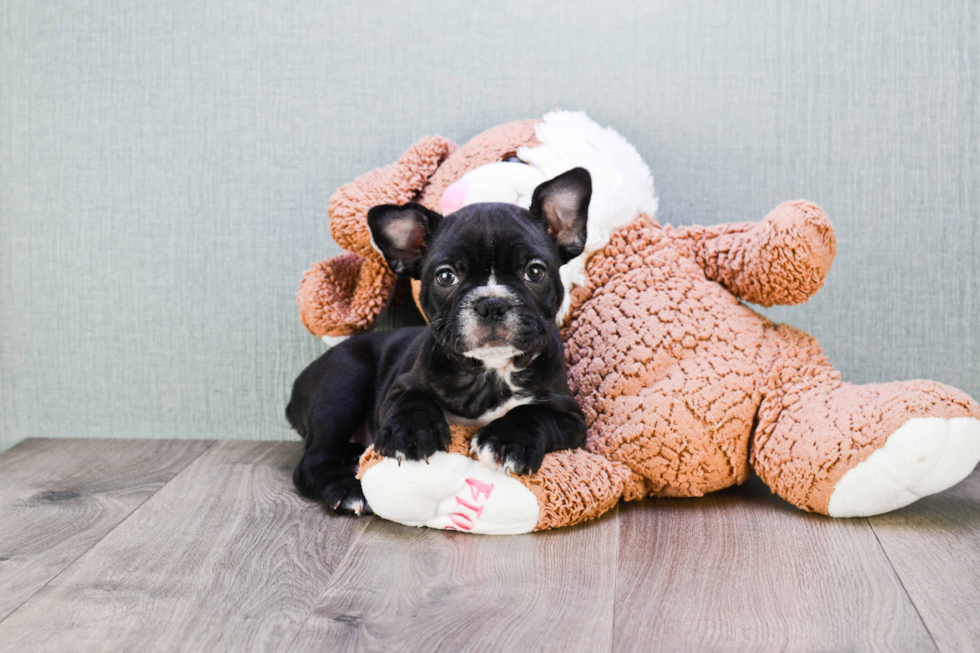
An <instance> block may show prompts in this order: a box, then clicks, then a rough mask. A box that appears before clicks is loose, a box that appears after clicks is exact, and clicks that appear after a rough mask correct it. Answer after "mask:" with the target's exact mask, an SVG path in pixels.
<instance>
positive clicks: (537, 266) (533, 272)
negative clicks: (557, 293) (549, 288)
mask: <svg viewBox="0 0 980 653" xmlns="http://www.w3.org/2000/svg"><path fill="white" fill-rule="evenodd" d="M547 272H548V268H546V267H545V266H544V263H542V262H541V261H531V262H530V263H528V265H527V267H526V268H524V278H525V279H527V280H528V281H541V280H542V279H544V275H545V274H546V273H547Z"/></svg>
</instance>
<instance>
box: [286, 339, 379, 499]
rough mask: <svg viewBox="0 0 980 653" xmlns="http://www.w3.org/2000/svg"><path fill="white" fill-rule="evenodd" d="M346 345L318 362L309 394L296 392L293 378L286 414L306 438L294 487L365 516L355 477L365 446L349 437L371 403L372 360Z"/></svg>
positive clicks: (363, 422) (368, 411) (372, 393)
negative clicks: (359, 457)
mask: <svg viewBox="0 0 980 653" xmlns="http://www.w3.org/2000/svg"><path fill="white" fill-rule="evenodd" d="M350 349H353V348H350ZM350 349H348V348H346V347H345V348H344V349H341V348H340V347H338V348H336V349H334V350H332V351H331V352H329V354H327V355H326V356H324V360H321V361H317V363H320V369H319V370H318V371H319V374H318V375H317V376H318V377H319V378H318V379H317V380H316V382H315V384H311V385H313V387H312V388H308V390H309V392H308V394H307V396H305V397H297V393H299V392H302V389H301V388H300V385H301V384H300V380H297V386H296V388H294V391H293V401H291V402H290V407H291V409H289V410H288V411H287V414H289V416H290V421H291V422H293V425H294V426H295V427H296V430H297V431H299V432H300V435H302V436H303V439H304V440H305V451H304V453H303V458H302V459H301V460H300V462H299V465H297V466H296V471H295V472H293V484H294V485H295V486H296V489H297V490H299V492H300V494H302V495H303V496H306V497H309V498H311V499H317V500H319V501H323V502H324V503H325V504H327V506H329V507H330V508H331V509H332V510H334V511H335V512H337V513H341V514H355V515H364V514H369V513H370V512H371V509H370V507H368V504H367V501H366V500H365V499H364V493H363V492H362V491H361V482H360V481H359V480H357V479H356V478H355V477H354V470H355V469H356V465H357V456H358V454H359V452H362V451H363V446H362V445H360V444H358V443H352V442H351V437H352V436H354V435H355V434H356V433H357V432H358V431H359V430H360V429H361V428H362V427H363V426H364V424H365V423H366V422H367V420H368V417H369V415H370V412H371V408H372V406H373V402H374V364H373V356H371V355H370V354H368V355H367V356H365V355H364V354H365V352H363V351H351V350H350ZM317 363H314V365H317ZM312 367H313V366H311V368H312ZM304 374H306V373H305V372H304ZM301 379H302V375H301ZM304 400H305V401H304ZM296 406H302V408H304V409H305V410H304V411H303V414H302V415H301V416H299V415H295V414H290V412H293V411H295V410H296Z"/></svg>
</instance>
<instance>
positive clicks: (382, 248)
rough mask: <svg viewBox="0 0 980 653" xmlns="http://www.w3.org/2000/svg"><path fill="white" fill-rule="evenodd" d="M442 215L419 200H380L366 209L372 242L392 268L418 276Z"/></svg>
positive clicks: (407, 274)
mask: <svg viewBox="0 0 980 653" xmlns="http://www.w3.org/2000/svg"><path fill="white" fill-rule="evenodd" d="M440 220H442V216H441V215H439V214H438V213H436V212H435V211H430V210H429V209H427V208H425V207H424V206H422V205H421V204H416V203H415V202H409V203H408V204H405V205H404V206H398V205H396V204H382V205H381V206H376V207H374V208H372V209H371V210H370V211H368V214H367V222H368V227H369V228H370V229H371V242H372V243H373V244H374V246H375V248H376V249H377V250H378V251H379V252H381V255H382V256H383V257H384V259H385V261H386V262H387V263H388V267H389V268H391V271H392V272H394V273H395V274H397V275H398V276H400V277H412V278H413V279H418V278H419V274H420V273H421V263H422V256H423V255H424V254H425V248H426V247H428V245H429V239H430V238H431V236H432V233H433V232H434V231H435V229H436V227H437V226H438V225H439V221H440Z"/></svg>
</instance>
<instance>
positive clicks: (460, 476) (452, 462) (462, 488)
mask: <svg viewBox="0 0 980 653" xmlns="http://www.w3.org/2000/svg"><path fill="white" fill-rule="evenodd" d="M361 489H362V490H363V491H364V496H365V498H366V499H367V501H368V505H370V506H371V510H373V511H374V514H376V515H378V516H380V517H384V518H385V519H388V520H390V521H395V522H398V523H400V524H405V525H406V526H427V527H429V528H438V529H445V530H456V531H465V532H467V533H485V534H493V535H513V534H516V533H529V532H531V531H533V530H534V527H535V526H537V524H538V513H539V509H538V500H537V497H535V496H534V493H533V492H531V491H530V490H529V489H527V487H525V486H524V485H523V484H522V483H521V482H520V481H518V480H516V479H514V478H512V477H511V476H508V475H507V474H505V473H504V472H502V471H500V470H498V469H494V468H492V467H488V466H486V465H481V464H480V463H479V461H476V460H473V459H472V458H469V457H467V456H463V455H460V454H456V453H444V452H441V451H440V452H437V453H435V454H433V455H431V456H429V463H428V464H426V463H424V462H420V461H404V462H402V463H401V465H399V464H398V461H397V460H394V459H392V458H385V459H384V460H382V461H381V462H379V463H377V464H375V465H372V466H371V467H370V468H369V469H368V470H367V471H366V472H364V475H363V476H362V477H361Z"/></svg>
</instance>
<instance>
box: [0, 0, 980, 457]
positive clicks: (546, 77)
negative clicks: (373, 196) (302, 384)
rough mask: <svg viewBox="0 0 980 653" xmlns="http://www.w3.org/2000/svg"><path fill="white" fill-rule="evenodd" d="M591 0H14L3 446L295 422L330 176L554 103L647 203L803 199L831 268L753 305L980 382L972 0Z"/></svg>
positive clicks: (0, 401)
mask: <svg viewBox="0 0 980 653" xmlns="http://www.w3.org/2000/svg"><path fill="white" fill-rule="evenodd" d="M599 4H600V3H593V2H568V1H567V0H563V1H561V2H557V1H555V2H534V1H528V0H513V1H508V2H494V3H485V4H484V3H480V4H467V5H464V4H463V3H448V2H447V3H434V2H420V1H419V0H414V1H412V2H392V3H386V4H383V5H382V4H375V3H370V2H352V1H347V2H336V1H331V2H320V1H314V0H299V1H288V0H275V1H264V2H241V1H240V0H214V1H210V2H200V1H199V0H169V1H167V2H157V1H153V2H149V1H145V0H138V1H137V0H115V1H113V0H94V1H92V2H26V1H24V0H5V1H4V2H3V3H2V4H0V448H2V447H5V446H9V445H11V444H13V443H15V442H17V441H19V440H20V439H22V438H25V437H28V436H111V437H126V436H131V437H132V436H136V437H178V438H211V437H219V438H243V439H244V438H249V439H251V438H256V439H259V438H273V439H274V438H286V437H293V436H292V435H290V432H289V431H288V430H287V428H286V426H285V425H284V422H283V419H282V418H281V414H282V412H281V409H282V406H283V404H284V402H285V399H286V397H287V393H288V389H289V386H290V383H291V380H292V378H293V376H294V375H295V374H297V373H298V372H299V370H300V369H301V368H302V367H303V366H304V365H305V364H306V363H307V362H308V361H310V360H311V359H312V358H313V357H314V356H316V355H317V353H318V352H320V351H321V350H322V346H321V345H320V344H319V342H318V341H316V340H315V339H314V338H313V337H312V336H309V335H308V334H307V333H306V332H305V331H304V330H303V328H302V327H301V326H300V324H299V322H298V320H297V318H296V310H295V304H294V299H293V294H294V291H295V288H296V285H297V282H298V280H299V278H300V276H301V275H302V273H303V271H304V270H305V269H306V267H307V266H308V265H309V264H310V263H311V262H313V261H315V260H317V259H319V258H322V257H324V256H326V255H329V254H332V253H335V252H336V247H335V246H334V245H333V244H332V243H331V242H330V240H329V234H328V229H327V224H326V220H325V207H326V203H327V198H328V197H329V195H330V193H331V192H332V191H333V190H334V189H335V188H337V187H338V186H339V185H341V184H343V183H344V182H346V181H348V180H350V179H352V178H353V177H354V176H355V175H357V174H359V173H361V172H363V171H365V170H367V169H369V168H372V167H375V166H379V165H382V164H386V163H388V162H390V161H392V160H393V159H395V158H396V157H397V156H398V154H399V153H400V152H401V151H402V150H403V149H404V148H406V147H407V146H408V145H409V144H410V143H411V142H412V141H413V140H414V139H415V138H416V137H418V136H420V135H423V134H426V133H434V132H435V133H441V134H443V135H445V136H449V137H451V138H454V139H456V140H458V141H463V140H465V139H467V138H468V137H470V136H472V135H473V134H475V133H477V132H479V131H481V130H483V129H484V128H486V127H489V126H491V125H494V124H497V123H500V122H504V121H508V120H512V119H515V118H522V117H533V116H539V115H541V114H542V113H543V112H545V111H546V110H548V109H551V108H555V107H561V108H582V109H585V110H587V111H588V112H589V113H590V114H591V115H592V116H593V117H594V118H596V119H597V120H598V121H599V122H601V123H604V124H611V125H613V126H615V127H616V128H617V129H618V130H620V131H621V132H622V133H623V134H624V135H625V136H626V137H627V138H629V139H631V140H632V141H633V142H634V143H635V144H636V145H637V147H638V148H639V150H640V151H641V153H642V154H643V155H644V156H645V157H646V158H647V161H648V162H649V163H650V165H651V167H652V168H653V171H654V176H655V179H656V182H657V186H658V190H659V194H660V197H661V207H662V214H661V217H662V218H663V219H664V220H665V221H669V222H672V223H674V224H690V223H695V222H702V223H713V222H721V221H731V220H744V219H752V220H754V219H759V218H761V217H762V215H763V214H764V213H765V212H766V211H767V210H768V209H769V208H771V207H772V206H774V205H775V204H777V203H778V202H780V201H781V200H784V199H789V198H796V197H801V196H802V197H807V198H810V199H813V200H815V201H817V202H819V203H820V204H821V205H822V206H823V207H824V208H825V209H826V210H827V211H828V213H829V214H830V216H831V218H832V219H833V220H834V223H835V225H836V227H837V234H838V239H839V242H840V251H839V255H838V258H837V262H836V264H835V268H834V270H833V272H832V273H831V275H830V278H829V280H828V283H827V286H826V288H825V289H824V290H823V291H821V293H820V294H819V295H818V296H817V297H816V298H815V299H814V300H813V301H811V302H810V303H809V304H808V305H806V306H803V307H798V308H789V309H778V310H774V311H771V312H770V315H772V316H774V317H776V318H777V319H780V320H785V321H789V322H792V323H794V324H795V325H797V326H799V327H801V328H804V329H807V330H809V331H810V332H812V333H813V334H814V335H816V336H817V337H818V338H820V340H821V342H822V343H823V345H824V347H825V348H826V350H827V353H828V354H829V355H830V357H831V359H832V360H833V361H834V362H835V363H836V364H837V365H838V366H839V367H840V368H841V369H842V370H843V372H844V374H845V376H846V377H848V378H850V379H852V380H855V381H859V382H867V381H873V380H891V379H907V378H913V377H931V378H935V379H938V380H941V381H944V382H946V383H950V384H954V385H957V386H960V387H963V388H965V389H966V390H968V391H969V392H970V393H972V394H973V395H974V396H980V272H978V265H980V225H978V201H980V197H978V191H977V182H978V180H980V174H978V173H980V158H978V140H980V99H978V88H980V61H978V52H980V49H978V45H977V44H978V41H980V39H978V36H980V35H978V27H980V16H978V3H976V2H969V1H963V2H943V3H937V2H935V1H934V0H922V1H919V2H908V1H905V2H894V1H887V2H886V1H884V0H882V1H879V2H860V3H859V2H825V3H811V2H783V1H778V0H774V1H771V2H764V1H755V2H743V3H730V2H724V1H719V2H709V1H706V0H698V1H689V2H649V1H640V0H638V1H636V2H630V3H624V4H619V5H616V6H615V8H610V9H608V10H606V11H598V10H597V9H596V8H595V7H597V6H598V5H599ZM464 7H469V8H465V9H464Z"/></svg>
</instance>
